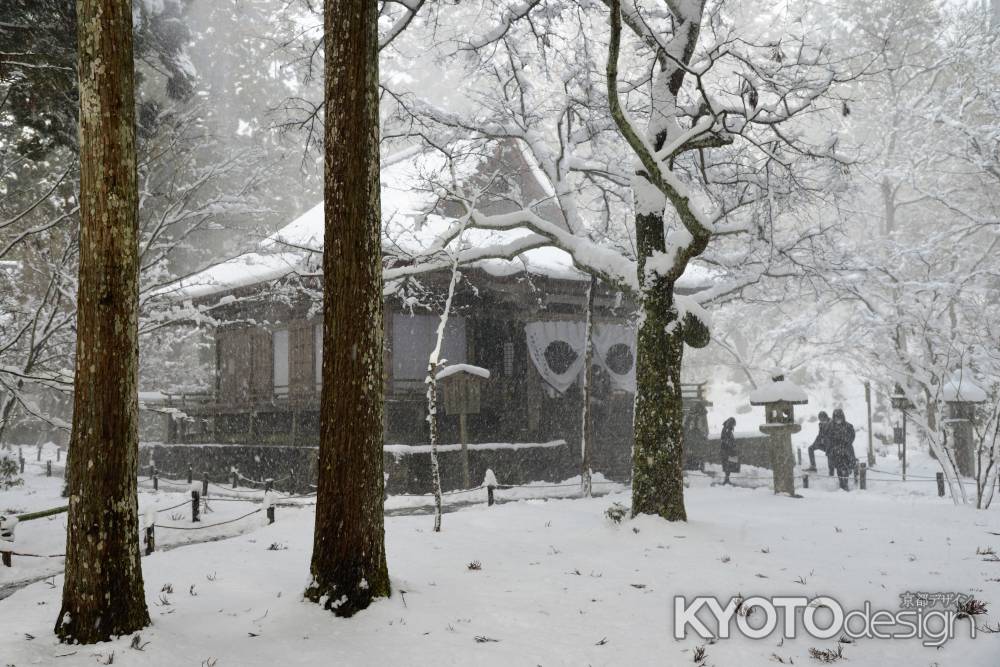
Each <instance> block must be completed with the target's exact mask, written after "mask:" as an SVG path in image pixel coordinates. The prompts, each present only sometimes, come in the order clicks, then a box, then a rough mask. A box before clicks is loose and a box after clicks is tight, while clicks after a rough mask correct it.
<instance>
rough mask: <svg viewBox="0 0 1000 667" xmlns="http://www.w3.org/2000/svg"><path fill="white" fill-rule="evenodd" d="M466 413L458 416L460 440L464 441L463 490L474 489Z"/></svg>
mask: <svg viewBox="0 0 1000 667" xmlns="http://www.w3.org/2000/svg"><path fill="white" fill-rule="evenodd" d="M465 419H466V417H465V413H464V412H463V413H462V414H460V415H459V416H458V430H459V438H460V439H461V441H462V488H465V489H468V488H471V487H472V476H471V475H470V473H469V446H468V442H469V433H468V430H467V428H466V423H465Z"/></svg>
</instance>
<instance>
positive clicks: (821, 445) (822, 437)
mask: <svg viewBox="0 0 1000 667" xmlns="http://www.w3.org/2000/svg"><path fill="white" fill-rule="evenodd" d="M817 449H818V450H819V451H821V452H823V453H824V454H826V465H827V468H828V472H829V473H830V477H833V457H832V456H831V455H830V415H828V414H826V412H824V411H822V410H820V413H819V432H818V433H816V439H815V440H813V444H811V445H809V468H808V472H816V450H817Z"/></svg>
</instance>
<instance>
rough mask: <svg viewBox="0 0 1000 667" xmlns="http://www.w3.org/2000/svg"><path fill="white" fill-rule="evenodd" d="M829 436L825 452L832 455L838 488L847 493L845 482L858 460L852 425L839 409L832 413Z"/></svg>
mask: <svg viewBox="0 0 1000 667" xmlns="http://www.w3.org/2000/svg"><path fill="white" fill-rule="evenodd" d="M829 434H830V446H829V449H828V450H827V451H828V452H829V453H830V454H831V455H832V458H833V465H834V467H835V468H836V469H837V477H838V478H839V479H840V488H842V489H843V490H844V491H848V490H849V489H848V486H847V480H848V478H849V477H850V476H851V473H852V471H853V470H854V466H856V465H857V463H858V458H857V456H855V455H854V425H853V424H851V423H850V422H849V421H847V419H846V418H845V417H844V411H843V410H841V409H840V408H837V409H836V410H834V411H833V422H832V423H831V424H830V429H829Z"/></svg>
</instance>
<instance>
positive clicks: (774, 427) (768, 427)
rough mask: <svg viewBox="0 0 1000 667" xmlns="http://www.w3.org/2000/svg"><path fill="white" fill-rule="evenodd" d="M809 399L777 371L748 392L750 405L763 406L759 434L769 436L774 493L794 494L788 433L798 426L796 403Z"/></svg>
mask: <svg viewBox="0 0 1000 667" xmlns="http://www.w3.org/2000/svg"><path fill="white" fill-rule="evenodd" d="M808 402H809V398H808V397H807V396H806V392H804V391H803V390H802V388H801V387H799V386H798V385H796V384H795V383H793V382H791V381H789V380H786V379H785V376H784V375H781V374H777V375H775V376H774V377H772V378H771V382H769V383H767V384H765V385H763V386H761V387H759V388H757V389H755V390H754V391H752V392H750V405H762V406H764V424H763V425H761V426H760V430H761V432H762V433H766V434H767V435H768V436H770V444H769V450H770V455H771V469H772V470H773V471H774V492H775V493H785V494H788V495H790V496H794V495H795V455H794V454H793V452H792V434H793V433H798V432H799V431H801V430H802V427H801V426H799V425H798V424H796V423H795V407H794V406H796V405H805V404H806V403H808Z"/></svg>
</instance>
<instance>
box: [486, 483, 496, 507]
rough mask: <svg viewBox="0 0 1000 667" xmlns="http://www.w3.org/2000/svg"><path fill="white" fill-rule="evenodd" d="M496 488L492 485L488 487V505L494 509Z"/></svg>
mask: <svg viewBox="0 0 1000 667" xmlns="http://www.w3.org/2000/svg"><path fill="white" fill-rule="evenodd" d="M495 488H496V487H494V486H493V485H492V484H490V485H489V486H487V487H486V505H487V506H489V507H493V502H494V499H493V489H495Z"/></svg>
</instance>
